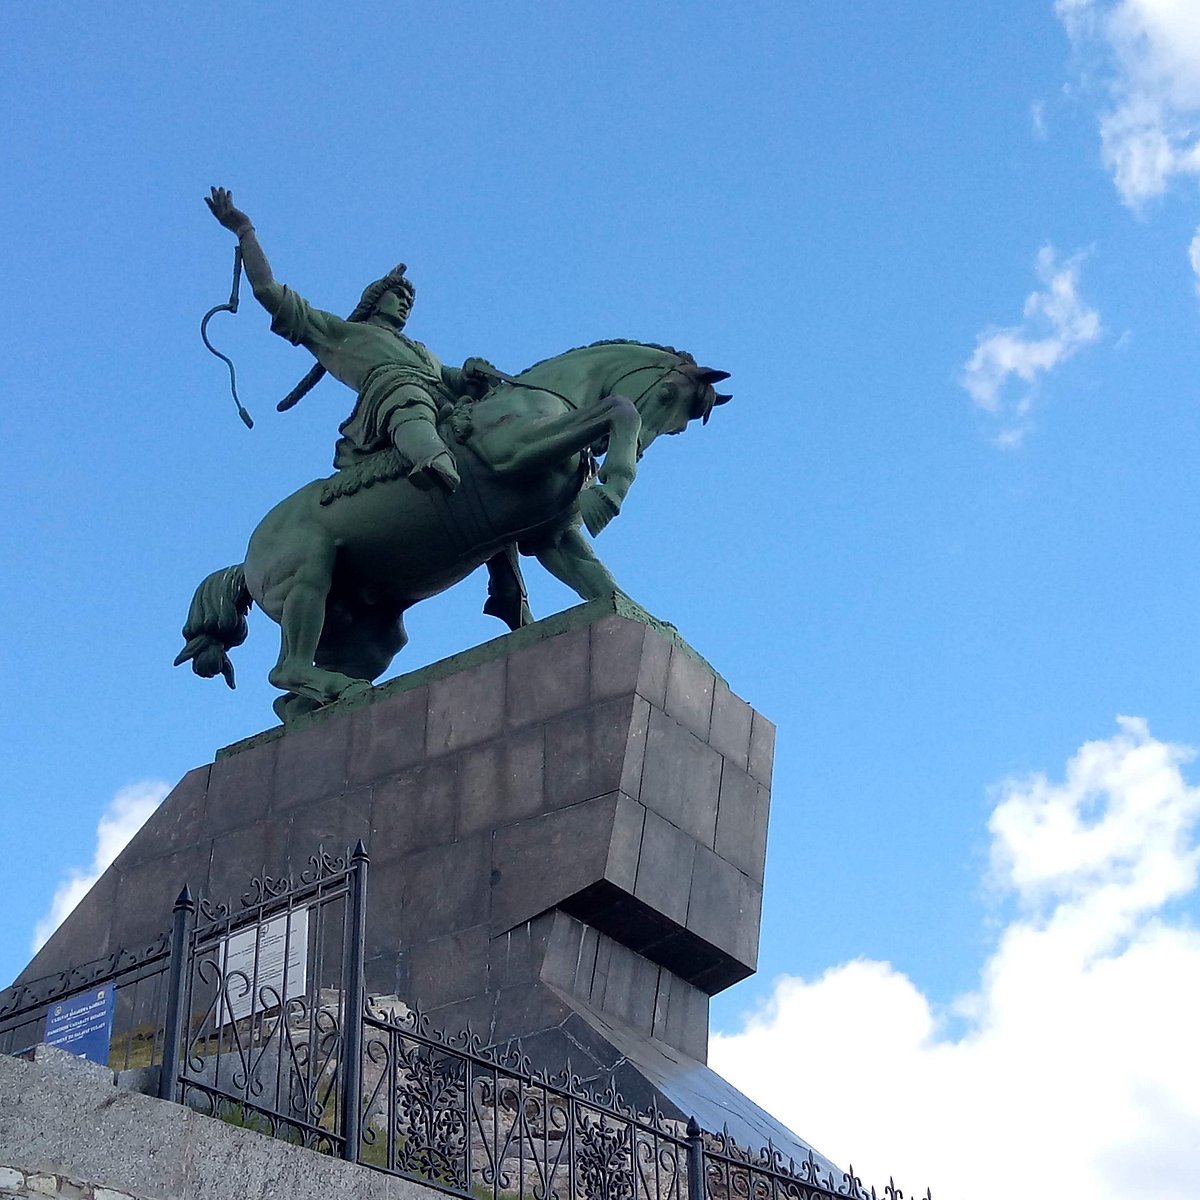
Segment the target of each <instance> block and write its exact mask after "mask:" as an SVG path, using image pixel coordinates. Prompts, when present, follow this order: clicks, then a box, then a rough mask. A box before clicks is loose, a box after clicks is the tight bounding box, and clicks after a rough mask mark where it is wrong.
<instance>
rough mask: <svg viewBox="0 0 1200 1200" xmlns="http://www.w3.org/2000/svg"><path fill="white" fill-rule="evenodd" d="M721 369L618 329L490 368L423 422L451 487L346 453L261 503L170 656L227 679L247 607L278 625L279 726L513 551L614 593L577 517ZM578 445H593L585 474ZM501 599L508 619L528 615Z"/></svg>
mask: <svg viewBox="0 0 1200 1200" xmlns="http://www.w3.org/2000/svg"><path fill="white" fill-rule="evenodd" d="M727 377H728V376H727V372H723V371H715V370H712V369H710V368H705V367H700V366H697V364H696V361H695V359H693V358H692V356H691V355H689V354H686V353H683V352H680V351H676V350H673V349H671V348H669V347H666V346H655V345H648V344H642V343H638V342H627V341H611V342H597V343H595V344H594V345H591V346H584V347H581V348H579V349H575V350H568V351H567V352H566V353H565V354H560V355H558V356H557V357H555V358H550V359H546V360H545V361H543V362H540V363H537V364H536V365H534V366H533V367H530V368H529V370H527V371H525V372H524V373H523V374H521V375H519V376H517V377H516V378H515V379H508V378H507V377H505V378H504V379H503V380H502V381H500V382H497V383H495V385H494V386H492V387H491V388H490V390H488V391H487V392H486V394H485V395H484V396H483V397H482V398H480V399H474V400H473V399H470V398H465V399H463V400H461V401H460V402H459V403H458V404H457V405H454V406H453V407H448V408H447V409H446V410H444V412H443V413H442V414H441V416H440V417H439V418H438V421H437V426H436V428H437V432H438V434H439V435H440V437H441V439H442V442H443V443H444V444H445V445H446V446H448V447H449V448H450V449H451V450H452V452H453V456H454V460H455V462H456V464H457V470H458V474H459V475H460V476H461V481H460V483H459V484H458V485H457V487H456V488H455V489H454V490H453V491H447V490H446V489H445V488H442V487H429V486H427V485H425V486H422V485H421V481H419V480H418V479H417V478H416V477H415V476H408V477H405V476H404V475H398V474H397V473H396V472H392V473H391V474H390V477H389V472H387V471H383V472H379V471H376V472H374V473H371V472H368V473H367V474H365V475H364V474H363V464H354V465H351V466H348V467H346V468H344V469H343V470H340V471H338V472H337V473H336V474H335V475H333V476H331V477H329V478H325V479H318V480H314V481H313V482H312V483H309V484H306V485H305V486H304V487H302V488H300V490H299V491H297V492H294V493H293V494H292V495H290V496H289V497H288V498H287V499H286V500H283V501H282V502H281V503H279V504H277V505H276V506H275V507H274V508H273V509H272V510H271V511H270V512H269V513H268V514H267V515H266V517H265V518H263V520H262V522H261V523H260V524H259V526H258V527H257V528H256V529H255V531H254V533H253V534H252V535H251V537H250V543H249V547H248V549H247V551H246V557H245V560H244V561H243V562H242V563H241V564H239V565H237V566H233V567H228V568H226V569H224V570H221V571H216V572H214V573H213V574H212V575H210V576H209V577H208V578H207V579H205V580H204V582H203V583H201V584H200V586H199V588H197V590H196V594H195V597H194V599H193V600H192V606H191V610H190V612H189V614H188V619H187V623H186V625H185V626H184V630H183V633H184V637H185V639H186V642H187V644H186V645H185V647H184V649H183V651H182V652H181V653H180V655H179V657H178V658H177V659H176V664H177V665H178V664H179V663H183V662H186V661H188V660H191V663H192V668H193V670H194V671H196V673H197V674H199V675H202V676H206V677H211V676H214V675H217V674H223V675H224V676H225V678H226V680H227V682H228V683H229V685H230V686H231V687H232V686H233V667H232V664H231V663H230V661H229V657H228V654H227V651H228V650H229V649H231V648H232V647H234V646H237V645H240V644H241V642H243V641H244V640H245V638H246V634H247V625H246V613H247V612H248V611H249V608H250V605H251V603H252V602H253V603H256V604H258V605H259V607H260V608H261V609H262V610H263V611H264V612H265V613H266V614H267V615H268V616H269V617H271V618H272V620H274V621H277V622H278V623H279V626H280V633H281V639H282V646H281V649H280V653H279V660H278V662H277V663H276V665H275V667H274V669H273V670H272V671H271V672H270V675H269V678H270V681H271V683H272V684H274V686H275V687H278V688H281V689H283V691H284V693H285V694H284V695H283V696H281V697H279V698H278V699H277V700H276V701H275V711H276V713H277V714H278V715H279V716H280V718H281V719H283V720H285V721H287V720H290V719H293V718H294V717H296V716H298V715H300V714H301V713H304V712H308V711H311V710H312V709H314V708H317V707H319V706H321V705H323V704H327V703H330V702H332V701H335V700H338V699H341V698H343V697H352V696H356V695H359V694H361V693H363V692H365V691H367V690H369V689H370V687H371V681H373V680H375V679H377V678H378V677H379V676H380V675H381V674H382V673H383V672H384V671H385V670H386V669H387V667H388V665H389V664H390V663H391V661H392V659H393V657H394V656H395V655H396V653H397V652H398V651H399V650H400V649H401V648H402V647H403V646H404V644H405V641H406V640H407V635H406V634H405V631H404V613H405V611H406V610H407V609H408V608H410V607H411V606H412V605H414V604H416V603H417V602H418V601H420V600H424V599H426V598H427V597H429V596H433V595H436V594H437V593H439V592H441V591H444V590H445V589H446V588H448V587H450V586H452V585H453V584H455V583H458V582H459V581H460V580H461V579H464V578H465V577H466V576H467V575H469V574H470V573H471V572H472V571H474V570H475V569H476V568H477V567H479V566H480V565H482V564H483V563H485V562H489V561H490V560H493V559H494V558H495V556H497V555H502V554H503V553H504V552H505V550H506V549H509V550H510V553H511V547H514V546H515V547H519V550H520V552H521V553H522V554H525V555H531V556H533V557H534V558H536V559H537V560H538V562H540V563H541V564H542V566H543V567H545V568H546V570H548V571H549V572H550V573H551V574H552V575H554V576H556V577H557V578H558V579H560V580H561V581H562V582H563V583H565V584H566V585H567V586H568V587H570V588H572V589H573V590H574V591H576V592H577V593H578V594H579V595H580V596H581V597H583V598H584V599H585V600H590V599H594V598H597V597H600V596H603V595H607V594H609V593H611V592H612V591H614V590H620V589H619V588H618V587H617V584H616V581H615V580H614V579H613V577H612V575H611V574H610V573H609V571H608V569H607V568H606V567H605V566H604V564H603V563H602V562H601V561H600V560H599V558H597V557H596V554H595V553H594V551H593V550H592V548H591V545H590V544H589V542H588V541H587V540H586V539H585V537H584V535H583V532H582V530H581V528H580V526H581V524H583V525H586V526H587V528H588V530H589V532H591V533H592V534H593V535H595V534H597V533H599V532H600V530H601V529H603V528H604V526H605V525H607V524H608V522H609V521H610V520H611V519H612V518H613V517H614V516H616V515H617V514H618V513H619V512H620V509H621V504H622V502H623V500H624V498H625V496H626V494H627V492H628V491H629V487H630V485H631V484H632V483H633V480H634V476H635V474H636V471H637V464H638V460H639V459H640V458H641V456H642V454H643V453H644V452H645V450H646V449H647V448H648V447H649V446H650V444H651V443H652V442H653V441H654V440H655V438H657V437H658V436H659V435H660V434H674V433H680V432H682V430H683V429H684V428H685V427H686V426H687V424H688V423H689V422H690V421H694V420H701V421H707V420H708V417H709V415H710V413H711V412H712V410H713V407H714V405H717V404H721V403H724V402H725V401H726V400H728V399H730V397H729V396H726V395H720V394H719V393H717V392H716V391H715V390H714V387H713V385H714V384H715V383H717V382H719V381H720V380H722V379H725V378H727ZM594 452H595V453H600V454H602V455H603V457H602V461H601V463H600V466H599V470H598V472H595V473H593V464H594V458H593V453H594ZM394 453H395V451H394V450H391V449H384V450H382V451H380V454H382V455H386V454H394ZM513 578H514V579H519V576H517V575H516V574H515V573H514V575H513ZM517 599H518V608H519V610H520V615H519V616H518V617H516V618H512V617H510V618H508V619H509V624H510V625H512V626H514V627H515V626H516V625H519V624H521V623H524V622H525V621H527V620H531V619H532V618H531V617H529V615H528V609H527V607H526V606H525V605H524V604H523V596H519V597H517ZM512 600H513V597H509V598H508V601H509V603H510V606H511V602H512ZM488 611H493V612H498V611H499V609H498V608H489V609H488Z"/></svg>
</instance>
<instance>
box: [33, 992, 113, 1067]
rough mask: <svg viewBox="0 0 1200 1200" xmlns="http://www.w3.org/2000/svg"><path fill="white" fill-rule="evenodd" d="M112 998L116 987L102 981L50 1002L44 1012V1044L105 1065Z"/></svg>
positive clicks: (110, 1033)
mask: <svg viewBox="0 0 1200 1200" xmlns="http://www.w3.org/2000/svg"><path fill="white" fill-rule="evenodd" d="M116 999H117V989H116V988H115V987H114V986H113V985H112V984H111V983H106V984H104V985H103V986H102V987H98V988H95V989H94V990H93V991H90V992H81V993H80V994H79V995H78V996H71V997H70V998H69V999H67V1000H60V1001H58V1003H56V1004H52V1005H51V1006H50V1008H49V1009H48V1010H47V1012H46V1032H45V1037H44V1039H43V1040H44V1041H45V1043H46V1045H47V1046H57V1047H58V1048H59V1049H60V1050H66V1051H69V1052H70V1053H71V1054H76V1055H78V1056H79V1057H80V1058H86V1059H87V1060H88V1061H89V1062H94V1063H100V1064H102V1065H104V1066H107V1065H108V1043H109V1040H110V1039H111V1037H112V1024H113V1008H114V1005H115V1003H116Z"/></svg>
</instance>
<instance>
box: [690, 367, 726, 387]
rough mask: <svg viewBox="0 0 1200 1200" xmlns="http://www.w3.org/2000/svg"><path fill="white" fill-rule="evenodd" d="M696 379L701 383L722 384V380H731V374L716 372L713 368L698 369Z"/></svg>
mask: <svg viewBox="0 0 1200 1200" xmlns="http://www.w3.org/2000/svg"><path fill="white" fill-rule="evenodd" d="M696 378H697V379H699V380H700V382H701V383H707V384H713V383H720V382H721V380H722V379H728V378H729V372H728V371H716V370H714V369H713V368H712V367H697V368H696Z"/></svg>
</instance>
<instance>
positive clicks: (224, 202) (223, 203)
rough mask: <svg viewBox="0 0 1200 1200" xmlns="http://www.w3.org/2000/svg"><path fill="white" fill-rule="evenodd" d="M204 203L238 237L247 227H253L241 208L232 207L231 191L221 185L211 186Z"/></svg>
mask: <svg viewBox="0 0 1200 1200" xmlns="http://www.w3.org/2000/svg"><path fill="white" fill-rule="evenodd" d="M204 203H205V204H207V205H208V210H209V212H211V213H212V215H213V216H214V217H216V218H217V220H218V221H220V222H221V224H222V225H224V226H225V228H226V229H228V230H230V231H231V232H232V233H236V234H237V235H238V236H239V237H240V236H241V235H242V234H243V233H245V232H246V230H247V229H253V228H254V225H253V223H252V222H251V220H250V218H249V217H248V216H246V214H245V213H244V212H242V211H241V209H237V208H234V207H233V193H232V192H231V191H229V190H228V189H226V188H223V187H215V188H211V189H210V190H209V194H208V195H207V196H205V197H204Z"/></svg>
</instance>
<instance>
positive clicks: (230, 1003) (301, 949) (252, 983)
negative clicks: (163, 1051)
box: [221, 908, 308, 1025]
mask: <svg viewBox="0 0 1200 1200" xmlns="http://www.w3.org/2000/svg"><path fill="white" fill-rule="evenodd" d="M224 973H225V991H224V996H223V998H222V1004H221V1024H222V1025H228V1024H229V1023H230V1022H231V1021H240V1020H241V1019H242V1018H243V1017H248V1016H249V1015H250V1013H251V1012H252V1011H254V1012H264V1011H267V1010H270V1009H273V1008H276V1007H278V1006H279V1005H280V1004H281V1003H282V1002H283V1001H284V1000H285V999H291V998H293V997H300V996H303V995H304V994H305V989H306V988H307V986H308V909H306V908H301V909H297V910H295V911H294V912H292V913H291V914H290V924H289V914H288V913H284V914H283V915H282V916H278V917H275V918H273V919H272V920H270V921H265V922H264V923H263V924H262V925H258V926H255V927H254V928H253V929H246V930H243V931H242V932H241V933H235V934H233V935H232V936H231V937H230V939H229V941H228V943H227V945H226V948H225V972H224Z"/></svg>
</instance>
